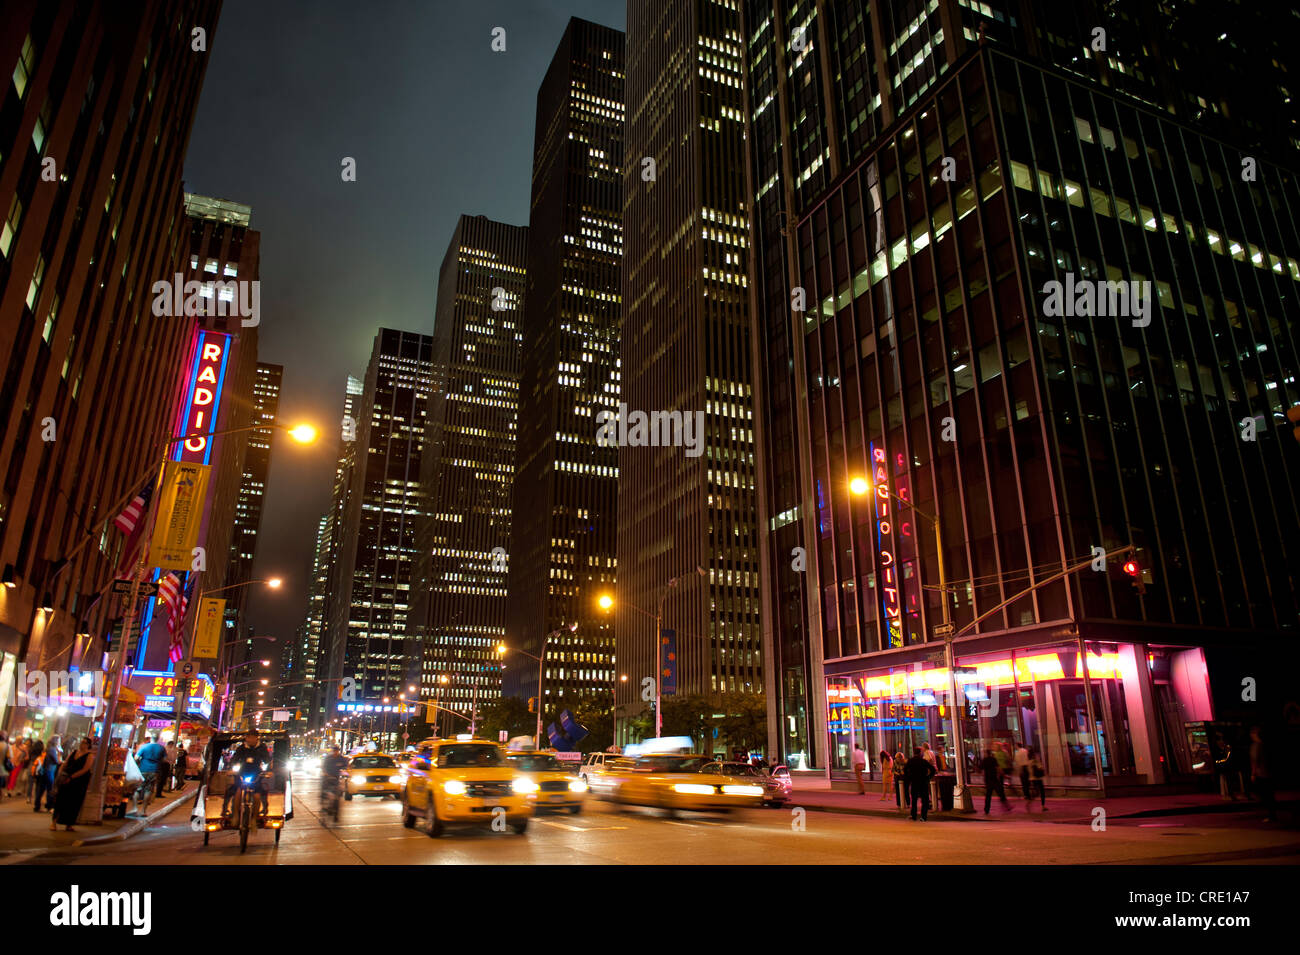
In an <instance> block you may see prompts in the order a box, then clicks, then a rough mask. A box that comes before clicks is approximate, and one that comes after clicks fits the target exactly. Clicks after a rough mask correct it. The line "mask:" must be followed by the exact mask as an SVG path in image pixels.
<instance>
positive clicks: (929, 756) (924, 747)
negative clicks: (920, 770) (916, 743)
mask: <svg viewBox="0 0 1300 955" xmlns="http://www.w3.org/2000/svg"><path fill="white" fill-rule="evenodd" d="M921 755H922V756H923V757H925V761H926V762H927V763H929V764H930V765H931V766H932V767H933V768H934V771H935V772H936V773H937V772H939V760H938V757H936V756H935V755H934V750H932V749H931V748H930V744H929V743H922V744H921Z"/></svg>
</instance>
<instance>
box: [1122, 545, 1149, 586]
mask: <svg viewBox="0 0 1300 955" xmlns="http://www.w3.org/2000/svg"><path fill="white" fill-rule="evenodd" d="M1124 573H1126V574H1128V579H1129V583H1131V584H1132V585H1133V589H1134V590H1136V591H1137V592H1138V593H1139V594H1145V593H1146V592H1147V585H1146V581H1144V580H1143V579H1142V564H1141V563H1140V562H1139V561H1138V558H1137V553H1136V552H1134V554H1133V556H1132V557H1130V558H1129V559H1128V560H1126V561H1124Z"/></svg>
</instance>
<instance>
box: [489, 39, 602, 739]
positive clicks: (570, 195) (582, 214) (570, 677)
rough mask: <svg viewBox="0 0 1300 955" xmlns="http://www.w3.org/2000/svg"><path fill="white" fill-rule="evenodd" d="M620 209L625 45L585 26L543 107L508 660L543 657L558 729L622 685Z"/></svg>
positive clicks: (516, 675) (518, 682) (514, 680)
mask: <svg viewBox="0 0 1300 955" xmlns="http://www.w3.org/2000/svg"><path fill="white" fill-rule="evenodd" d="M622 207H623V34H622V33H620V32H619V31H617V30H612V29H609V28H608V27H602V26H598V25H596V24H594V23H588V22H587V21H585V20H578V19H573V20H570V21H569V26H568V28H567V29H566V30H565V32H564V36H563V38H562V39H561V40H560V45H559V48H558V49H557V50H556V53H555V57H554V59H553V60H552V61H551V66H550V69H548V70H547V73H546V78H545V79H544V80H543V81H542V86H541V89H540V90H539V92H538V94H537V131H536V134H535V143H534V148H533V191H532V212H531V218H530V222H529V228H528V287H527V292H526V295H525V307H524V313H525V314H526V315H527V316H528V321H527V323H526V324H525V325H524V328H523V330H522V331H523V348H522V363H521V373H520V386H519V426H518V448H517V451H516V460H517V461H518V466H517V471H516V475H515V482H514V504H513V514H514V515H515V519H513V520H512V523H511V541H510V548H509V557H510V560H509V564H510V579H509V607H508V611H507V617H506V622H507V626H506V636H507V640H508V642H509V643H510V644H511V645H512V646H515V647H519V648H522V649H523V650H525V651H527V652H528V653H530V654H532V655H533V656H537V657H540V656H542V655H543V648H544V646H545V660H546V674H545V681H544V690H543V694H542V698H543V700H544V701H555V704H556V709H555V710H554V712H553V711H552V709H551V708H549V707H548V708H546V709H545V710H544V712H545V713H546V714H547V717H548V722H549V720H550V719H553V718H555V716H556V714H557V713H558V711H559V710H558V707H559V706H560V704H561V703H563V704H567V705H569V706H574V705H576V703H577V701H578V700H580V699H582V698H584V697H588V698H590V697H593V696H603V697H605V699H606V701H608V699H609V698H610V695H611V693H612V687H613V682H614V680H615V679H616V675H615V668H614V628H613V620H612V618H611V617H610V616H609V615H608V614H607V613H605V612H604V611H602V610H601V609H600V608H599V607H598V606H597V603H596V600H597V597H598V595H599V594H600V593H601V592H602V591H604V590H610V591H612V590H613V586H614V580H615V559H616V556H617V555H616V540H617V529H618V528H617V507H618V448H617V447H615V446H612V445H602V444H599V443H598V442H597V436H598V435H597V431H598V429H597V420H598V419H597V416H598V414H599V413H600V412H601V411H603V410H616V409H617V407H618V400H619V377H620V374H619V327H620V326H619V309H620V296H619V264H620V260H621V258H622V251H623V228H622V217H623V208H622ZM574 623H576V624H577V625H578V629H577V630H576V631H572V632H571V631H569V630H567V629H564V628H565V627H566V626H568V625H571V624H574ZM557 630H558V631H561V632H560V633H559V635H558V636H556V637H555V638H552V639H551V640H550V641H549V643H547V640H546V638H547V635H548V634H550V633H552V632H555V631H557ZM506 664H507V668H506V670H505V677H504V692H505V693H507V694H509V695H514V696H527V697H535V696H537V693H538V690H537V687H538V680H537V677H538V664H537V663H536V662H534V661H532V660H530V659H529V658H528V657H527V656H524V655H522V654H517V655H514V656H513V657H509V656H508V657H507V659H506Z"/></svg>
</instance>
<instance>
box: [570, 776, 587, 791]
mask: <svg viewBox="0 0 1300 955" xmlns="http://www.w3.org/2000/svg"><path fill="white" fill-rule="evenodd" d="M586 791H587V784H586V783H584V782H583V781H582V780H581V779H575V780H573V781H571V782H570V783H569V792H571V793H585V792H586Z"/></svg>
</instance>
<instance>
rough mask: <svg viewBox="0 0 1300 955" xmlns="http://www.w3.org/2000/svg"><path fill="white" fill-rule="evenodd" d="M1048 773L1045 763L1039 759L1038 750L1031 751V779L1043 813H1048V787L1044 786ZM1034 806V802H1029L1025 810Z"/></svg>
mask: <svg viewBox="0 0 1300 955" xmlns="http://www.w3.org/2000/svg"><path fill="white" fill-rule="evenodd" d="M1046 775H1047V771H1046V770H1045V769H1043V761H1042V760H1041V759H1039V758H1038V750H1036V749H1031V750H1030V751H1029V778H1030V779H1031V780H1032V781H1033V784H1034V788H1035V789H1037V790H1038V802H1039V804H1040V805H1041V806H1042V807H1043V812H1047V787H1046V786H1045V785H1043V777H1044V776H1046ZM1030 805H1033V800H1032V799H1031V800H1029V803H1028V805H1026V807H1025V809H1026V811H1028V809H1029V806H1030Z"/></svg>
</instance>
